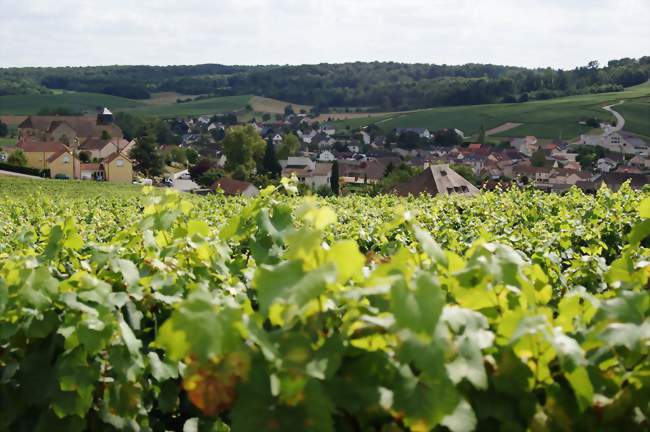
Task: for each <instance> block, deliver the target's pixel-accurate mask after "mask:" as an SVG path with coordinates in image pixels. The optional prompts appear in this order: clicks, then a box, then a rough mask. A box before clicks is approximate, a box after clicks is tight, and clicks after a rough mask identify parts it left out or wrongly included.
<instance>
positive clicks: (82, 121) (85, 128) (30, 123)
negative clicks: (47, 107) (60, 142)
mask: <svg viewBox="0 0 650 432" xmlns="http://www.w3.org/2000/svg"><path fill="white" fill-rule="evenodd" d="M64 123H65V124H67V125H68V126H70V127H71V128H72V129H74V130H75V132H76V133H77V134H78V135H79V136H81V137H99V136H101V135H102V132H103V131H106V132H108V133H109V134H110V135H111V136H113V137H119V138H121V137H122V136H123V135H122V129H120V128H119V126H117V125H116V124H107V125H103V124H97V119H96V118H95V117H87V116H29V117H27V118H26V119H25V120H24V121H23V122H22V123H21V124H20V125H18V128H19V129H37V130H41V131H44V132H48V131H50V132H51V131H52V130H54V129H55V128H56V127H57V126H59V125H61V124H64Z"/></svg>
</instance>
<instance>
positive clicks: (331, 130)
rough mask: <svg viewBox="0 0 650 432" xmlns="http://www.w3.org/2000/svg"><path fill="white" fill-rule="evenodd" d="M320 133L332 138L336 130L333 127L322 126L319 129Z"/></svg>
mask: <svg viewBox="0 0 650 432" xmlns="http://www.w3.org/2000/svg"><path fill="white" fill-rule="evenodd" d="M320 131H321V132H322V133H324V134H325V135H328V136H332V135H334V134H336V128H334V126H330V125H322V126H321V128H320Z"/></svg>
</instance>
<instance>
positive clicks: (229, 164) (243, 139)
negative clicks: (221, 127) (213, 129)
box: [223, 125, 266, 175]
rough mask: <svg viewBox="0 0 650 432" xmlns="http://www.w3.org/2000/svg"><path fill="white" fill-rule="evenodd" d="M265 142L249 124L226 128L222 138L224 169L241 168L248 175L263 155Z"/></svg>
mask: <svg viewBox="0 0 650 432" xmlns="http://www.w3.org/2000/svg"><path fill="white" fill-rule="evenodd" d="M265 147H266V143H265V142H264V140H263V139H262V137H260V136H259V135H258V133H257V132H256V131H255V129H254V128H253V127H252V126H251V125H245V126H234V127H232V128H230V129H228V133H226V137H225V138H224V140H223V153H224V155H225V156H226V167H225V168H226V171H227V172H231V173H232V172H234V171H235V170H236V169H238V168H239V169H240V170H242V171H243V172H244V173H246V175H249V174H250V173H252V172H253V170H254V169H255V168H256V167H257V163H258V161H259V162H261V160H262V158H263V157H264V150H265Z"/></svg>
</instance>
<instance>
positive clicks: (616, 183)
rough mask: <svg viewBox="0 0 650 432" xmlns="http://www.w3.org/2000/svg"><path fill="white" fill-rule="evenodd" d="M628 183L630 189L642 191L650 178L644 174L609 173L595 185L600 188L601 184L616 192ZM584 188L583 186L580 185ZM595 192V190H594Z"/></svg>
mask: <svg viewBox="0 0 650 432" xmlns="http://www.w3.org/2000/svg"><path fill="white" fill-rule="evenodd" d="M627 181H629V182H630V186H631V187H632V189H637V190H638V189H642V188H643V187H644V186H645V185H647V184H648V182H650V177H648V176H647V175H645V174H631V173H617V172H611V173H605V174H603V175H602V177H600V178H599V179H598V180H597V181H595V183H596V184H597V185H598V186H600V185H601V184H603V183H605V184H606V185H607V187H608V188H610V189H611V190H613V191H617V190H619V189H620V188H621V186H622V185H623V184H624V183H625V182H627ZM582 187H583V188H584V184H583V185H582ZM596 190H597V188H596Z"/></svg>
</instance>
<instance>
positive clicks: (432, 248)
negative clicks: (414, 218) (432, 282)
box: [413, 226, 449, 267]
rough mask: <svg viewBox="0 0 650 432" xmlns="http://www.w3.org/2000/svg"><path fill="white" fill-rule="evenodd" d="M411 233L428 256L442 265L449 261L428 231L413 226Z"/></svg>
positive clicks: (446, 264) (444, 265) (445, 265)
mask: <svg viewBox="0 0 650 432" xmlns="http://www.w3.org/2000/svg"><path fill="white" fill-rule="evenodd" d="M413 234H414V235H415V238H416V239H417V241H418V242H420V246H421V247H422V250H423V251H424V252H425V253H426V254H427V255H428V256H429V258H431V259H432V260H433V261H434V262H435V263H437V264H439V265H441V266H443V267H447V266H448V264H449V262H448V260H447V255H446V254H445V252H444V251H443V250H442V248H441V247H440V245H439V244H438V243H436V241H435V240H433V238H432V237H431V235H430V234H429V233H428V232H426V231H424V230H423V229H421V228H420V227H418V226H413Z"/></svg>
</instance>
